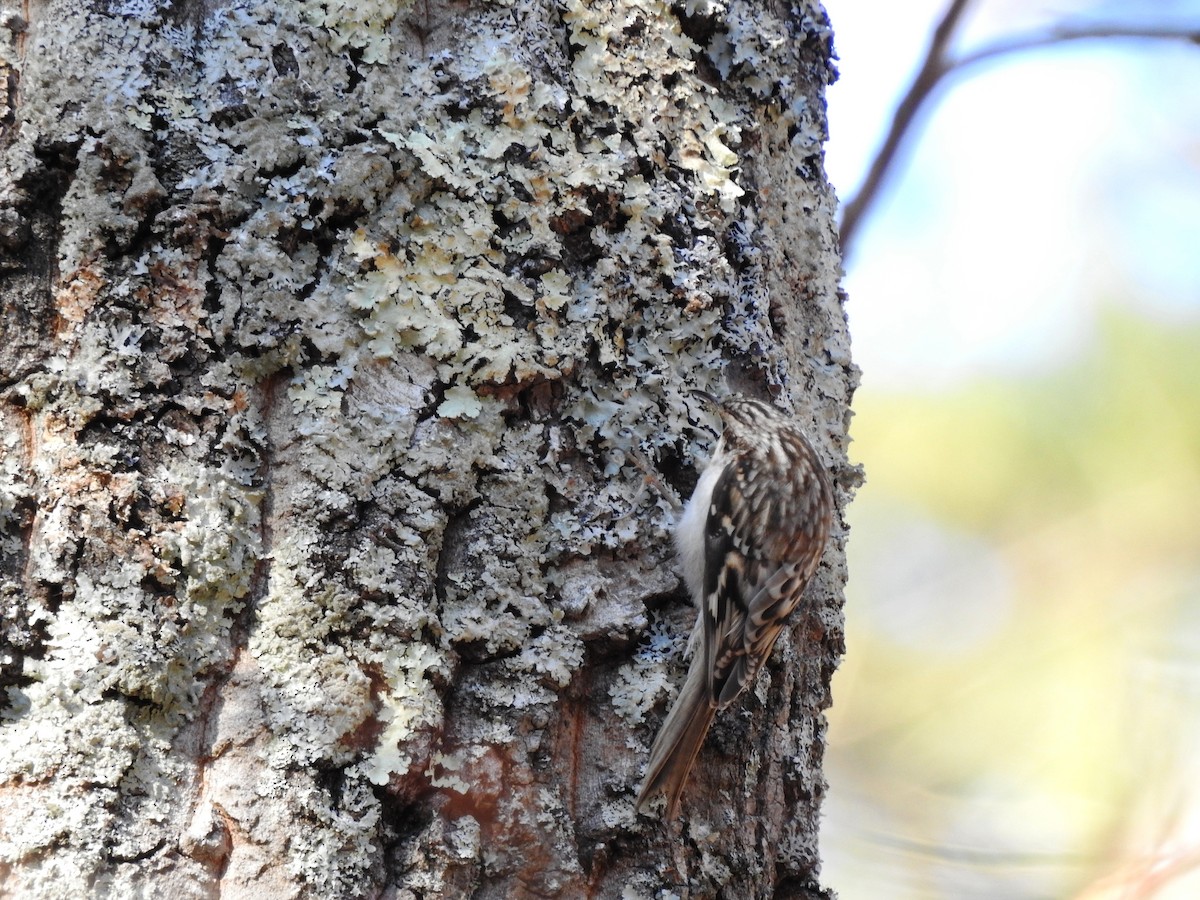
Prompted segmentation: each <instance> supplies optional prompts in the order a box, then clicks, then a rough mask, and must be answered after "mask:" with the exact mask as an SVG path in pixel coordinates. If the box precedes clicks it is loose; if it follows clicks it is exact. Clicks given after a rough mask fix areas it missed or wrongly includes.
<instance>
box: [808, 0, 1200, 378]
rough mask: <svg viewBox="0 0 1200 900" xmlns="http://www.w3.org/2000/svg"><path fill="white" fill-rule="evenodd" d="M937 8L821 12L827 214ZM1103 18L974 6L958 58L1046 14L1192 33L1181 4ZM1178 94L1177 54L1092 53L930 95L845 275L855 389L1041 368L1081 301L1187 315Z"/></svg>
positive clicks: (1195, 138) (1182, 91)
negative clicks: (857, 377)
mask: <svg viewBox="0 0 1200 900" xmlns="http://www.w3.org/2000/svg"><path fill="white" fill-rule="evenodd" d="M943 6H944V0H937V2H931V0H911V2H907V3H894V2H885V0H829V2H828V3H827V4H826V7H827V10H828V12H829V15H830V18H831V20H832V22H833V26H834V32H835V46H836V48H837V51H838V54H839V57H840V63H839V70H840V72H841V77H840V78H839V80H838V82H837V83H836V84H835V85H834V86H833V87H831V88H830V90H829V94H828V102H829V121H830V140H829V144H828V148H827V156H826V165H827V170H828V174H829V177H830V180H831V181H832V182H833V184H834V186H835V188H836V189H837V191H838V194H839V196H840V197H841V198H842V199H843V201H844V200H846V199H848V198H849V197H851V196H853V194H854V192H855V190H856V188H857V185H858V183H859V182H860V180H861V178H862V174H863V172H864V171H865V167H866V165H867V164H868V162H869V160H870V158H871V155H872V154H873V153H874V151H875V149H876V147H877V146H878V144H879V143H880V141H881V139H882V132H883V129H884V127H885V126H886V124H887V123H888V121H889V120H890V115H891V110H892V108H893V107H894V105H895V103H896V101H897V98H898V96H899V94H900V92H901V91H902V89H903V88H904V87H905V86H906V84H907V82H908V80H909V79H910V78H911V75H912V72H913V70H914V66H915V65H916V62H917V60H918V58H919V56H920V54H921V53H922V52H923V50H924V46H925V44H926V43H927V41H928V36H929V33H930V31H931V28H932V23H933V21H934V20H935V19H936V17H937V16H938V15H939V14H940V12H941V10H942V8H943ZM1108 6H1109V7H1111V8H1112V9H1113V10H1114V11H1113V12H1110V13H1109V14H1107V15H1101V14H1100V13H1096V12H1088V13H1087V16H1086V17H1085V15H1084V13H1083V12H1079V11H1078V10H1081V9H1082V10H1084V11H1087V10H1089V9H1093V10H1094V9H1097V8H1100V7H1098V6H1097V5H1096V4H1092V5H1091V6H1090V7H1088V6H1085V5H1084V4H1080V3H1068V2H1060V3H1025V2H995V0H993V2H986V0H980V2H977V3H976V9H977V12H976V14H975V15H973V16H971V17H970V19H969V21H968V25H969V27H968V28H967V29H966V34H965V35H964V40H963V41H961V42H960V46H961V47H962V48H963V49H968V50H969V49H975V48H977V47H980V46H985V45H987V44H988V43H989V42H990V41H991V40H994V39H995V38H997V37H1001V36H1011V35H1014V34H1024V33H1028V32H1029V31H1032V30H1036V28H1037V25H1038V23H1039V22H1045V21H1046V20H1047V17H1048V15H1051V14H1053V13H1055V12H1056V11H1062V12H1064V13H1067V14H1070V15H1069V18H1071V20H1072V21H1078V20H1081V19H1085V18H1090V19H1092V20H1104V21H1112V20H1114V19H1117V18H1118V16H1119V18H1120V20H1121V21H1131V20H1136V21H1139V22H1142V23H1147V22H1150V23H1155V24H1160V23H1177V22H1180V21H1189V20H1190V21H1191V22H1196V23H1200V0H1190V2H1186V3H1185V2H1173V0H1158V2H1153V3H1138V2H1125V3H1116V4H1108ZM1073 11H1074V12H1073ZM1198 85H1200V52H1197V50H1196V48H1195V47H1194V46H1191V45H1188V44H1187V43H1185V42H1178V43H1174V42H1163V41H1157V42H1148V41H1118V40H1103V41H1086V42H1078V43H1072V44H1069V45H1060V46H1058V47H1055V48H1050V49H1045V50H1038V51H1032V52H1029V53H1025V54H1021V55H1019V56H1012V57H1007V58H1004V59H1001V60H998V61H995V62H992V63H985V64H983V65H981V66H979V67H977V68H973V69H970V70H968V71H966V72H964V73H963V74H962V75H961V76H959V77H958V78H956V79H955V80H953V81H952V82H951V83H949V84H948V85H947V86H946V87H945V88H943V89H942V90H941V92H940V93H939V94H938V97H937V99H936V101H935V103H934V104H933V105H932V107H931V108H928V109H927V110H926V114H925V115H924V117H923V118H922V120H921V124H922V126H923V127H921V128H920V129H919V131H918V133H915V134H913V135H911V136H910V139H909V141H908V143H907V145H906V151H907V152H906V153H905V154H904V155H903V158H902V159H901V160H900V161H899V164H898V166H897V167H896V170H895V171H894V172H893V175H892V178H891V181H890V182H889V186H888V187H887V188H886V189H885V191H884V194H883V196H882V197H881V198H880V202H879V203H878V205H877V206H876V208H875V210H874V212H873V214H872V215H871V217H870V218H869V220H868V221H867V222H866V225H865V227H864V228H863V230H862V231H861V232H860V235H859V241H858V243H857V247H856V249H855V252H854V256H853V258H852V259H851V260H850V261H849V265H848V267H847V272H846V281H845V284H846V288H847V291H848V293H849V297H850V301H849V315H850V322H851V327H852V333H853V337H854V344H855V356H856V358H857V360H858V362H859V365H860V366H861V367H862V368H863V370H864V372H865V378H866V380H867V382H868V383H869V382H870V381H871V380H873V379H878V380H879V381H880V382H881V383H891V384H895V383H897V381H899V382H902V383H906V384H911V385H913V386H918V385H921V386H926V387H929V388H933V389H936V388H937V387H938V386H939V385H945V384H946V383H947V382H955V381H960V380H961V379H962V378H964V377H970V376H971V375H974V374H994V373H1022V372H1030V371H1037V370H1039V369H1046V368H1052V367H1054V366H1056V365H1058V364H1060V363H1062V362H1064V361H1069V360H1070V359H1072V358H1073V357H1075V356H1077V355H1078V354H1079V353H1080V352H1082V351H1083V350H1084V349H1085V348H1086V347H1087V346H1088V344H1089V342H1090V339H1091V337H1092V335H1093V333H1094V327H1095V313H1096V307H1097V304H1098V303H1103V302H1107V300H1109V299H1112V298H1117V299H1122V298H1127V297H1129V296H1134V297H1136V302H1137V305H1138V308H1139V310H1140V312H1142V313H1144V314H1146V315H1151V316H1156V317H1161V318H1164V319H1167V320H1185V321H1188V320H1195V319H1196V318H1197V317H1200V249H1198V247H1197V244H1198V243H1200V241H1198V238H1200V225H1198V222H1200V216H1198V213H1200V90H1198V89H1197V86H1198ZM1122 302H1128V300H1127V299H1126V300H1122ZM898 335H902V336H903V338H901V339H897V336H898Z"/></svg>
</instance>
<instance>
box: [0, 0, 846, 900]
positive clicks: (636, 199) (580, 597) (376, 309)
mask: <svg viewBox="0 0 1200 900" xmlns="http://www.w3.org/2000/svg"><path fill="white" fill-rule="evenodd" d="M28 15H29V19H30V20H29V21H28V22H24V21H23V20H21V21H18V20H17V19H14V18H13V17H12V16H9V17H6V18H4V19H3V20H2V21H3V22H5V23H7V24H6V25H5V27H6V28H7V31H4V32H2V33H0V36H3V38H4V41H5V44H4V47H3V55H4V56H5V58H6V60H7V66H8V69H7V70H6V71H11V72H12V73H15V74H13V75H12V76H11V77H8V79H7V84H8V88H9V113H8V115H7V117H6V118H3V119H0V127H2V128H3V131H2V133H0V146H2V147H3V152H4V163H5V168H4V171H3V181H2V183H0V225H3V228H2V229H0V243H3V247H4V250H5V257H4V259H3V260H2V261H0V291H2V292H3V293H2V294H0V301H2V303H3V306H4V317H3V321H0V332H2V337H3V340H2V341H0V443H2V445H3V448H4V456H3V460H2V462H0V602H3V604H4V626H3V628H4V630H3V633H2V634H0V641H2V642H3V643H2V645H0V650H2V652H3V656H0V684H2V686H3V687H4V688H5V694H4V695H3V696H0V716H2V718H0V813H2V814H0V883H2V884H3V885H4V888H5V890H6V891H12V892H14V893H17V894H19V895H22V896H31V897H58V896H62V897H67V896H70V897H77V896H80V895H81V894H83V895H86V894H90V895H95V896H103V895H114V896H116V895H120V896H128V895H133V894H135V893H139V892H145V893H154V894H161V895H170V896H181V897H185V896H216V895H217V894H221V895H222V896H260V895H266V894H268V893H270V892H278V893H279V894H280V895H281V896H311V897H358V896H373V895H377V894H382V895H385V896H394V897H408V896H460V895H467V894H471V893H474V894H476V895H478V896H521V895H526V894H531V895H539V896H583V895H584V894H585V893H588V892H591V893H593V894H594V895H596V896H606V897H607V896H612V897H617V896H645V897H651V896H668V895H670V892H674V893H675V894H679V895H681V896H684V895H687V896H695V897H703V896H716V895H717V894H719V893H720V892H721V891H727V892H729V891H731V892H733V894H736V895H737V896H750V895H753V896H769V895H771V893H772V892H779V893H780V894H781V895H789V894H788V891H791V894H790V895H791V896H802V895H803V894H804V892H806V891H807V892H809V893H810V894H812V895H813V896H815V895H817V893H818V892H819V889H817V888H815V887H811V889H810V887H809V886H810V885H815V880H814V879H815V878H816V875H817V871H818V857H817V853H816V845H815V835H816V827H817V811H818V808H819V800H820V794H821V792H822V790H823V782H822V780H821V776H820V751H821V746H822V735H823V727H824V726H823V721H822V719H821V718H820V714H819V711H820V709H821V708H823V706H824V705H826V704H827V703H828V693H827V692H828V679H829V675H830V673H831V669H832V666H833V665H834V664H835V662H836V658H837V655H838V654H839V653H840V649H841V619H840V612H839V606H838V604H839V600H838V597H839V591H840V585H841V582H842V580H843V571H844V570H843V564H842V561H841V557H840V553H839V551H838V550H837V549H835V550H834V551H833V552H831V554H830V559H829V562H828V563H827V564H826V566H825V568H824V570H823V572H822V575H821V578H820V579H819V584H818V585H817V586H816V590H814V592H813V596H814V609H813V610H812V611H811V612H810V613H808V614H806V616H805V617H804V620H803V622H801V623H800V624H798V626H797V628H796V629H795V631H794V633H793V634H791V635H789V636H788V638H787V639H785V640H784V641H783V642H782V646H781V648H780V651H779V656H780V657H781V658H790V659H791V663H790V664H788V665H784V664H783V663H782V662H777V663H776V664H774V665H773V666H772V667H771V671H770V672H769V673H768V675H767V676H764V678H763V680H762V681H761V682H760V684H759V685H758V688H757V691H756V696H755V697H754V698H752V699H751V701H750V702H749V703H748V706H747V709H746V710H745V711H743V712H739V713H737V714H734V715H731V716H728V717H725V718H724V719H723V720H722V721H720V722H718V726H717V727H716V729H715V730H714V737H713V739H712V741H711V742H710V750H711V752H712V760H713V761H712V764H711V766H710V767H709V768H708V770H707V771H706V772H705V773H704V774H703V784H704V788H703V789H702V790H701V791H699V792H698V795H697V797H696V800H695V803H694V806H693V807H692V810H691V812H692V815H691V819H690V824H689V826H688V827H687V828H686V829H685V832H684V836H685V840H684V841H682V842H680V841H676V840H675V839H673V838H672V837H671V836H670V834H669V833H668V832H667V831H665V830H664V829H662V828H661V827H659V826H656V825H655V824H654V823H652V822H650V821H648V820H645V819H638V818H636V817H635V815H634V813H633V809H632V796H633V790H634V787H635V785H636V783H637V779H638V776H639V773H640V769H639V767H640V766H641V765H642V764H643V763H644V756H645V748H646V746H647V744H648V743H649V741H650V739H651V738H652V736H653V734H652V724H653V719H654V716H655V715H656V712H655V710H656V709H659V708H660V706H661V703H662V702H663V701H665V700H666V698H667V695H668V694H669V692H670V687H669V685H670V684H671V683H672V682H673V679H675V678H677V676H678V663H679V655H680V653H679V651H680V648H681V645H682V641H680V640H679V635H680V634H681V633H685V632H686V630H687V627H688V622H687V619H688V615H689V613H688V610H687V608H686V603H685V602H684V600H683V597H682V592H681V589H680V586H679V582H678V578H677V576H676V574H675V573H674V572H673V570H672V560H671V553H670V544H669V539H668V529H669V526H670V523H671V517H672V512H671V504H670V502H669V501H668V500H667V499H665V498H664V497H663V496H661V495H660V493H659V492H658V491H657V490H656V489H654V488H652V487H651V486H650V485H649V484H648V483H647V478H646V475H645V472H644V468H645V466H646V465H652V466H655V467H657V469H658V471H659V479H660V480H661V482H662V483H663V484H665V485H667V488H666V490H667V491H668V493H669V492H670V491H672V490H674V491H678V492H686V490H687V489H688V488H689V487H690V483H691V480H692V478H693V477H694V467H695V464H696V462H697V461H698V460H699V459H701V458H702V457H703V454H704V452H705V448H706V447H707V446H708V445H709V443H710V441H711V434H710V432H709V431H708V428H707V426H706V425H705V423H704V420H703V418H702V416H701V414H700V411H699V409H698V407H697V406H696V404H695V402H694V401H693V400H692V399H690V398H689V396H688V395H687V393H686V392H687V390H688V389H691V388H705V389H710V390H714V391H717V392H722V391H725V390H729V389H739V390H748V391H751V392H754V393H758V394H760V395H774V396H778V397H779V399H780V402H783V403H785V404H786V403H789V402H791V403H795V404H796V409H797V413H798V415H800V417H801V419H802V421H804V422H806V423H808V424H809V425H810V426H812V430H813V433H814V437H815V439H816V442H817V443H818V444H819V446H820V447H821V450H822V453H823V455H824V456H825V458H826V459H827V460H828V462H829V464H830V465H831V466H832V467H834V468H835V469H837V470H838V471H839V472H840V473H841V476H842V484H843V485H844V486H845V487H846V489H849V487H850V486H852V484H853V482H854V478H855V476H854V473H853V472H852V471H851V470H849V469H847V468H845V457H844V454H845V443H846V437H845V431H846V422H847V407H848V403H849V396H850V393H851V391H852V390H853V386H854V381H855V377H856V376H855V372H854V369H853V367H852V365H851V363H850V360H849V354H848V342H847V335H846V326H845V320H844V317H843V315H842V312H841V306H840V298H839V294H838V290H837V278H838V257H837V251H836V245H835V240H834V231H833V204H834V200H833V196H832V192H831V191H830V189H829V187H828V185H827V184H826V182H825V180H824V175H823V172H822V168H821V144H822V141H823V139H824V128H825V125H824V101H823V89H824V86H825V84H826V82H827V81H828V79H829V77H830V72H831V70H830V63H829V60H830V53H831V49H830V40H831V35H830V32H829V28H828V25H827V23H826V22H825V20H824V15H823V13H822V12H821V11H820V9H819V8H817V7H813V6H809V5H801V6H799V7H797V8H795V9H792V8H790V7H787V6H784V5H777V4H774V3H768V2H748V0H730V2H727V3H717V2H689V3H686V4H675V5H672V4H668V3H663V2H655V0H601V2H584V0H563V2H560V3H552V2H549V0H508V2H495V3H490V4H476V5H471V6H467V5H465V4H459V3H450V2H438V0H431V2H423V0H422V2H403V3H399V4H395V3H391V4H375V3H364V4H342V3H332V2H327V0H326V2H317V0H293V2H286V3H277V4H260V3H252V2H236V0H234V2H216V3H210V2H199V0H195V2H183V3H173V4H169V3H157V2H154V0H116V2H97V3H91V4H76V3H65V2H62V3H57V2H51V3H44V4H35V5H33V6H31V7H30V11H29V13H28ZM647 461H648V462H647ZM789 720H790V722H791V724H790V725H789ZM748 723H749V724H748ZM785 811H786V814H785ZM738 885H743V886H746V890H745V891H743V890H741V889H740V888H739V887H738Z"/></svg>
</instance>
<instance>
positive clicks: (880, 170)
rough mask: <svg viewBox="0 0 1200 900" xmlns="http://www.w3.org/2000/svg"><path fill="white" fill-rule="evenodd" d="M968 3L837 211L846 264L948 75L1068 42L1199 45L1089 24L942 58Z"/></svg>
mask: <svg viewBox="0 0 1200 900" xmlns="http://www.w3.org/2000/svg"><path fill="white" fill-rule="evenodd" d="M969 3H970V0H954V2H952V3H951V4H950V6H949V7H948V8H947V9H946V12H945V13H944V14H943V15H942V18H941V21H940V22H939V23H938V25H937V28H936V29H935V31H934V34H933V39H932V41H930V44H929V47H928V49H927V50H926V52H925V59H924V61H923V62H922V64H921V68H920V69H919V70H918V72H917V75H916V77H915V78H914V79H913V82H912V84H911V85H910V86H909V88H908V91H907V92H905V94H904V97H903V98H902V99H901V101H900V104H899V105H898V106H897V107H896V112H895V114H894V115H893V117H892V124H891V127H890V128H889V129H888V133H887V136H886V138H885V139H884V142H883V145H882V146H881V147H880V148H879V152H878V153H876V154H875V158H874V159H873V160H872V161H871V166H870V168H869V169H868V170H867V176H866V178H865V179H863V183H862V186H861V187H860V188H859V189H858V193H856V194H855V195H854V197H852V198H851V199H850V200H849V201H847V202H846V203H845V205H844V206H843V208H842V223H841V229H840V230H841V242H842V257H843V259H849V258H850V254H851V252H852V249H853V243H854V239H855V237H857V233H858V228H859V225H860V224H861V222H862V220H863V218H864V216H865V215H866V213H867V211H868V210H869V209H870V208H871V207H872V206H873V205H874V204H875V201H876V200H877V199H878V197H879V192H880V190H881V188H882V187H883V185H884V183H885V181H886V180H887V177H888V176H889V175H890V174H891V169H892V168H893V166H894V163H895V159H896V155H897V153H898V151H899V149H900V146H901V144H902V143H903V141H904V140H905V138H906V137H907V135H908V132H909V131H910V130H911V129H912V127H913V125H914V123H915V121H916V118H917V114H918V113H919V112H920V110H921V108H922V107H923V106H924V104H925V103H926V101H928V100H929V99H930V97H931V96H932V95H933V93H934V91H935V90H936V88H937V87H938V85H939V84H940V83H941V82H942V80H943V79H944V78H945V77H946V76H947V75H951V74H957V73H958V72H960V71H962V70H963V69H966V68H968V67H970V66H973V65H976V64H978V63H981V62H985V61H988V60H992V59H996V58H998V57H1001V56H1006V55H1009V54H1013V53H1023V52H1026V51H1029V50H1037V49H1040V48H1042V47H1049V46H1053V45H1055V44H1064V43H1067V42H1070V41H1082V40H1093V39H1100V38H1131V39H1134V40H1174V41H1189V42H1191V43H1194V44H1200V29H1196V28H1193V29H1184V28H1169V27H1150V26H1139V25H1125V24H1119V23H1114V24H1090V25H1070V24H1063V25H1058V26H1054V27H1052V28H1049V29H1047V30H1046V31H1044V32H1040V33H1037V34H1026V35H1016V36H1014V37H1011V38H1005V39H1002V40H999V41H997V42H995V43H993V44H990V45H988V46H986V47H983V48H981V49H979V50H975V51H973V52H971V53H967V54H964V55H963V56H961V57H959V58H958V59H950V58H948V56H947V48H948V47H949V44H950V42H951V40H952V38H953V37H954V30H955V28H956V27H957V26H958V24H959V22H960V20H961V17H962V13H963V12H964V11H965V9H966V7H967V5H968V4H969Z"/></svg>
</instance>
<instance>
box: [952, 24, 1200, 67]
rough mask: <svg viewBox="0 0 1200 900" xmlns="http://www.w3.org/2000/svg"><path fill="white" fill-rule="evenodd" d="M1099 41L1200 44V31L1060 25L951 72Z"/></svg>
mask: <svg viewBox="0 0 1200 900" xmlns="http://www.w3.org/2000/svg"><path fill="white" fill-rule="evenodd" d="M1098 38H1132V39H1135V40H1137V39H1140V40H1149V41H1189V42H1190V43H1193V44H1200V29H1198V28H1191V29H1180V28H1152V27H1146V28H1142V27H1139V26H1137V25H1119V24H1113V25H1059V26H1056V27H1054V28H1051V29H1049V30H1048V31H1045V32H1043V33H1041V34H1025V35H1017V36H1015V37H1011V38H1006V39H1005V40H1001V41H997V42H996V43H994V44H991V45H990V46H987V47H983V48H982V49H980V50H976V51H975V52H974V53H968V54H966V55H965V56H962V57H961V58H959V59H957V60H955V61H954V63H953V64H952V65H951V67H950V68H951V69H953V70H958V69H965V68H967V67H968V66H973V65H975V64H976V63H981V62H985V61H986V60H989V59H995V58H996V57H998V56H1005V55H1007V54H1010V53H1023V52H1025V51H1027V50H1038V49H1040V48H1042V47H1050V46H1053V45H1054V44H1065V43H1067V42H1069V41H1088V40H1093V39H1098Z"/></svg>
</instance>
